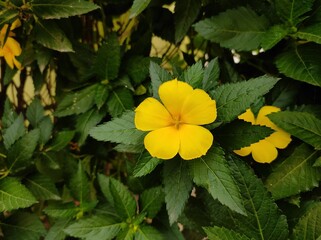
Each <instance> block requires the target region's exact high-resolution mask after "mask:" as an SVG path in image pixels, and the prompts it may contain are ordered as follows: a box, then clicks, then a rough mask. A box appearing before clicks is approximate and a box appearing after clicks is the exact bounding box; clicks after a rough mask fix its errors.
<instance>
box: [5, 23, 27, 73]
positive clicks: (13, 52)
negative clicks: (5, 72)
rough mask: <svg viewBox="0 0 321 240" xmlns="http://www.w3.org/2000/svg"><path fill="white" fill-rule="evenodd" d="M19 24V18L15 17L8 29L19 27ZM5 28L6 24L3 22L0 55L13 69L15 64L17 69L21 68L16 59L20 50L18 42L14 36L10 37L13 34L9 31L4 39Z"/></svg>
mask: <svg viewBox="0 0 321 240" xmlns="http://www.w3.org/2000/svg"><path fill="white" fill-rule="evenodd" d="M20 25H21V23H20V20H19V19H17V20H16V21H14V22H13V23H12V25H11V27H10V30H13V29H15V28H16V27H19V26H20ZM7 29H8V24H5V25H4V26H3V28H2V29H1V31H0V57H4V59H5V60H6V62H7V64H8V65H9V67H10V68H12V69H13V68H14V66H16V67H17V68H18V69H21V64H20V62H19V61H18V60H17V59H16V57H17V56H20V54H21V51H22V50H21V47H20V44H19V43H18V42H17V41H16V40H15V39H14V38H12V37H13V36H15V34H14V33H13V32H11V31H9V34H8V37H7V38H6V39H5V37H6V33H7Z"/></svg>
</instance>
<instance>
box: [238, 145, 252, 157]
mask: <svg viewBox="0 0 321 240" xmlns="http://www.w3.org/2000/svg"><path fill="white" fill-rule="evenodd" d="M233 152H235V153H236V154H237V155H239V156H242V157H245V156H247V155H249V154H250V153H251V152H252V148H251V146H249V147H243V148H241V149H239V150H234V151H233Z"/></svg>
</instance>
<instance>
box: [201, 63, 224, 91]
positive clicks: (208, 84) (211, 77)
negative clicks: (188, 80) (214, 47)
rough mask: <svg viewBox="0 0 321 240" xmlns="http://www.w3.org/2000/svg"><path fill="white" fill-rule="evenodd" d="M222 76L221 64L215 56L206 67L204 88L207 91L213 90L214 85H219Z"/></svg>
mask: <svg viewBox="0 0 321 240" xmlns="http://www.w3.org/2000/svg"><path fill="white" fill-rule="evenodd" d="M219 77H220V66H219V62H218V58H217V57H216V58H214V59H213V60H211V61H210V62H209V63H208V64H207V66H206V68H205V69H204V77H203V80H202V89H203V90H204V91H205V92H207V91H209V90H212V89H213V88H214V87H216V86H217V85H218V82H219Z"/></svg>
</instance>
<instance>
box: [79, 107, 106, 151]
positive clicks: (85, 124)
mask: <svg viewBox="0 0 321 240" xmlns="http://www.w3.org/2000/svg"><path fill="white" fill-rule="evenodd" d="M104 115H105V114H104V113H102V112H98V111H97V110H96V109H92V110H89V111H88V112H86V113H84V114H82V115H80V116H79V117H78V118H77V120H76V132H77V133H78V136H79V138H78V144H79V145H80V146H81V145H83V144H84V143H85V141H86V139H87V136H88V134H89V131H90V129H92V128H93V127H94V126H96V125H97V124H98V123H99V122H100V121H101V120H102V119H103V117H104Z"/></svg>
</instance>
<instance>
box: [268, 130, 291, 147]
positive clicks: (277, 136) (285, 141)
mask: <svg viewBox="0 0 321 240" xmlns="http://www.w3.org/2000/svg"><path fill="white" fill-rule="evenodd" d="M265 140H266V141H268V142H270V143H272V144H273V145H274V146H275V147H277V148H280V149H284V148H286V147H287V146H288V145H289V143H290V142H291V140H292V139H291V135H290V134H288V133H287V132H284V131H283V130H281V131H277V132H274V133H272V134H271V135H270V136H268V137H267V138H265Z"/></svg>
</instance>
